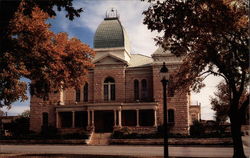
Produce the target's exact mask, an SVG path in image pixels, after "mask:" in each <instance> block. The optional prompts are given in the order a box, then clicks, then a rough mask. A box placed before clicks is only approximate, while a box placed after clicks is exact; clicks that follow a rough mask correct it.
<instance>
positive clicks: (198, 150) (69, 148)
mask: <svg viewBox="0 0 250 158" xmlns="http://www.w3.org/2000/svg"><path fill="white" fill-rule="evenodd" d="M232 152H233V150H232V148H230V147H179V146H178V147H174V146H171V147H169V154H170V156H178V157H218V158H219V157H231V156H232ZM0 153H12V154H13V153H25V154H45V153H46V154H86V155H127V156H129V155H133V156H143V157H150V156H162V155H163V147H161V146H114V145H110V146H86V145H0ZM246 154H247V155H248V156H249V157H250V150H248V151H246Z"/></svg>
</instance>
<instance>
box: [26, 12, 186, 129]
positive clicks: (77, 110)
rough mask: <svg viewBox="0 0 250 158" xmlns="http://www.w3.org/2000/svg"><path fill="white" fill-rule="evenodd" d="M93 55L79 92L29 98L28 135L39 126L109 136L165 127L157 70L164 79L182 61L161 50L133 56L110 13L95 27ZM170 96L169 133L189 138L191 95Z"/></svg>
mask: <svg viewBox="0 0 250 158" xmlns="http://www.w3.org/2000/svg"><path fill="white" fill-rule="evenodd" d="M111 12H112V11H111ZM135 36H140V35H135ZM141 42H143V41H141ZM93 49H94V50H95V52H96V56H95V58H94V59H93V63H94V64H95V67H94V68H93V69H90V70H89V73H88V76H87V77H88V80H87V82H86V83H83V85H82V87H81V88H80V89H77V90H76V89H73V88H72V89H66V90H62V91H60V92H54V93H51V94H49V98H47V99H46V98H45V99H41V98H37V97H34V96H32V98H31V104H30V109H31V120H30V121H31V122H30V129H31V130H33V131H35V132H39V131H40V130H41V127H42V126H48V125H50V126H54V127H56V128H57V129H58V130H59V131H61V132H67V131H79V130H87V129H93V130H94V131H95V132H112V131H113V129H115V128H122V127H131V128H133V129H143V128H151V129H156V128H157V126H159V125H161V124H162V123H163V105H162V100H163V98H162V95H163V92H162V84H161V79H162V76H161V74H160V69H161V67H162V64H163V62H165V63H166V66H167V67H168V69H169V72H168V73H171V72H173V71H174V70H175V69H177V68H178V67H179V66H180V64H181V63H182V60H181V58H177V57H176V56H174V55H173V54H171V53H170V52H169V51H163V49H162V48H158V49H157V50H156V51H155V52H152V55H151V57H149V56H145V55H142V54H132V53H131V49H130V42H129V38H128V35H127V34H126V31H125V28H124V27H123V26H122V24H121V22H120V21H119V17H118V15H117V14H116V13H115V12H112V13H108V14H107V15H106V18H105V19H104V20H103V22H102V23H101V24H100V25H99V26H98V28H97V30H96V33H95V36H94V48H93ZM173 79H174V78H173ZM168 91H169V94H168V124H169V127H170V132H172V133H181V134H188V133H189V126H190V118H189V117H190V114H189V106H190V95H189V93H188V92H187V93H178V92H176V93H175V94H174V95H173V94H172V91H171V90H168Z"/></svg>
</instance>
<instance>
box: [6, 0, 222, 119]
mask: <svg viewBox="0 0 250 158" xmlns="http://www.w3.org/2000/svg"><path fill="white" fill-rule="evenodd" d="M73 4H74V6H75V7H76V8H80V7H81V8H83V9H84V12H83V13H81V16H80V18H76V19H75V20H74V21H70V20H68V19H67V18H65V12H64V11H61V12H58V13H57V16H56V18H55V19H50V20H48V22H49V23H51V30H52V31H54V32H56V33H59V32H67V33H68V34H69V36H70V37H77V38H78V39H80V40H81V41H82V42H84V43H86V44H88V45H89V46H90V47H92V46H93V37H94V33H95V30H96V29H97V27H98V25H99V24H100V23H101V22H102V21H103V19H104V18H105V14H106V11H107V10H109V9H111V8H115V9H117V11H118V12H119V15H120V21H121V23H122V25H123V27H124V28H125V30H126V32H127V34H128V36H129V39H130V42H131V47H132V53H140V54H144V55H147V56H150V55H151V54H152V53H153V52H154V51H155V50H156V49H157V47H156V46H155V42H154V40H153V38H154V37H155V36H157V35H158V33H157V32H150V31H149V30H147V27H146V26H145V25H143V24H142V22H143V15H142V12H143V11H144V10H146V9H147V7H148V6H149V4H148V3H146V2H141V1H140V0H78V1H74V3H73ZM24 80H25V79H24ZM220 80H221V79H220V78H215V77H208V78H207V79H206V81H205V83H206V85H207V87H205V88H203V89H202V90H201V93H199V94H194V93H192V102H193V103H197V102H200V103H201V107H202V119H212V118H213V113H214V112H213V111H212V110H211V106H210V102H209V96H211V95H213V92H214V90H215V85H217V84H218V83H219V81H220ZM26 81H27V80H26ZM29 102H30V100H27V101H25V102H16V103H14V104H13V106H12V108H11V109H10V110H7V109H3V110H4V111H7V112H8V114H9V115H18V114H20V113H21V112H23V111H24V110H27V109H29Z"/></svg>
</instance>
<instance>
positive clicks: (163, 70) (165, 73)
mask: <svg viewBox="0 0 250 158" xmlns="http://www.w3.org/2000/svg"><path fill="white" fill-rule="evenodd" d="M160 73H161V74H162V76H163V77H162V80H161V83H162V87H163V132H164V133H163V136H164V158H168V131H167V129H168V128H167V124H168V123H167V84H168V79H169V74H168V68H167V67H166V64H165V62H163V65H162V68H161V70H160Z"/></svg>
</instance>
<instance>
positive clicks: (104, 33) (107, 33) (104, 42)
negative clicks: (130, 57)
mask: <svg viewBox="0 0 250 158" xmlns="http://www.w3.org/2000/svg"><path fill="white" fill-rule="evenodd" d="M114 47H125V49H126V48H127V49H128V50H130V46H129V40H128V36H127V34H126V32H125V30H124V28H123V26H122V25H121V22H120V21H119V19H118V18H105V19H104V21H103V22H102V23H101V24H100V25H99V26H98V28H97V30H96V33H95V37H94V48H114Z"/></svg>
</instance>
